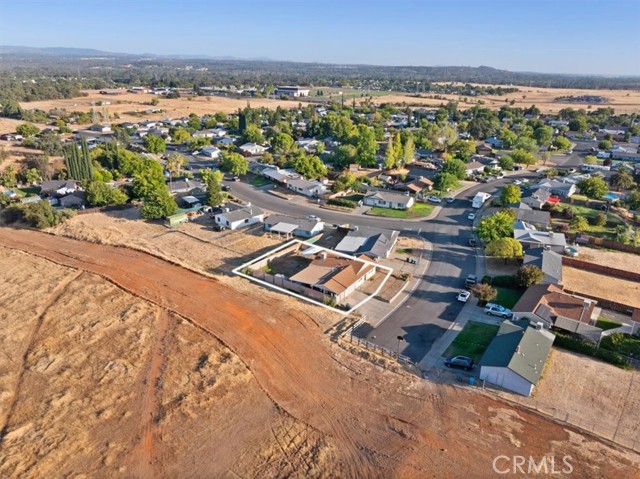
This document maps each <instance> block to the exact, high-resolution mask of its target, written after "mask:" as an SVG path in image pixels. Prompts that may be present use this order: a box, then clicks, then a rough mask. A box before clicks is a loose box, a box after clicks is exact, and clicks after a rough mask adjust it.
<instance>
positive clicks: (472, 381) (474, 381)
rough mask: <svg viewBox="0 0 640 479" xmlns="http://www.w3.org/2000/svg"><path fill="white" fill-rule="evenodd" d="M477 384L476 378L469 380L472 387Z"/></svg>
mask: <svg viewBox="0 0 640 479" xmlns="http://www.w3.org/2000/svg"><path fill="white" fill-rule="evenodd" d="M475 383H476V378H474V377H473V376H472V377H470V378H469V384H471V385H472V386H473V385H474V384H475Z"/></svg>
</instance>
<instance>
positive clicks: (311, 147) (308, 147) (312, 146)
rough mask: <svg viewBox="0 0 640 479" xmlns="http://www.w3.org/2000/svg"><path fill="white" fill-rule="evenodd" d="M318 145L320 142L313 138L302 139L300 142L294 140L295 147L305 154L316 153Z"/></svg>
mask: <svg viewBox="0 0 640 479" xmlns="http://www.w3.org/2000/svg"><path fill="white" fill-rule="evenodd" d="M319 143H320V142H319V141H318V140H316V139H314V138H302V139H300V140H296V145H298V147H299V148H302V149H303V150H304V151H306V152H307V153H309V152H312V151H316V147H317V146H318V144H319Z"/></svg>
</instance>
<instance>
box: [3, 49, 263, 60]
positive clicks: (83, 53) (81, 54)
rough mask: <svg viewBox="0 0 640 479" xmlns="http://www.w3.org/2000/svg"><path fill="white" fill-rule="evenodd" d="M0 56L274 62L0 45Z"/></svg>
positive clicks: (228, 57) (208, 56) (205, 56)
mask: <svg viewBox="0 0 640 479" xmlns="http://www.w3.org/2000/svg"><path fill="white" fill-rule="evenodd" d="M0 55H29V56H32V57H37V56H51V57H64V58H87V57H88V58H122V59H124V58H132V59H139V58H162V59H176V60H237V61H242V60H246V61H264V62H268V61H274V60H273V59H271V58H263V57H257V58H239V57H233V56H226V55H223V56H211V55H158V54H156V53H141V54H138V53H120V52H106V51H103V50H96V49H94V48H69V47H46V48H39V47H25V46H19V45H0Z"/></svg>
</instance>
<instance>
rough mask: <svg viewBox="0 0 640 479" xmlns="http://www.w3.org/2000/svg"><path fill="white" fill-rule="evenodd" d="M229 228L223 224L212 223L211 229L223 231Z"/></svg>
mask: <svg viewBox="0 0 640 479" xmlns="http://www.w3.org/2000/svg"><path fill="white" fill-rule="evenodd" d="M227 229H229V228H227V227H226V226H224V225H213V231H224V230H227Z"/></svg>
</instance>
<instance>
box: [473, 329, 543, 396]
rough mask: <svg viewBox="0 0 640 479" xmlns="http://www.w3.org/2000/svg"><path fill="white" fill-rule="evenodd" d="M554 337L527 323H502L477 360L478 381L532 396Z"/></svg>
mask: <svg viewBox="0 0 640 479" xmlns="http://www.w3.org/2000/svg"><path fill="white" fill-rule="evenodd" d="M554 339H555V336H554V335H553V334H552V333H551V332H549V331H547V330H545V329H544V328H543V327H541V326H540V325H538V324H535V323H534V325H531V324H529V321H527V320H514V321H509V320H505V321H503V322H502V324H501V325H500V329H498V333H497V334H496V335H495V337H494V338H493V339H492V340H491V343H490V344H489V347H488V348H487V350H486V351H485V352H484V354H483V355H482V359H480V379H482V380H484V381H487V382H489V383H492V384H495V385H497V386H500V387H502V388H504V389H507V390H509V391H513V392H515V393H518V394H522V395H523V396H531V393H533V388H534V387H535V385H536V384H537V383H538V381H539V380H540V376H541V375H542V370H543V369H544V365H545V362H546V361H547V358H548V357H549V352H550V351H551V346H552V345H553V340H554Z"/></svg>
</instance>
